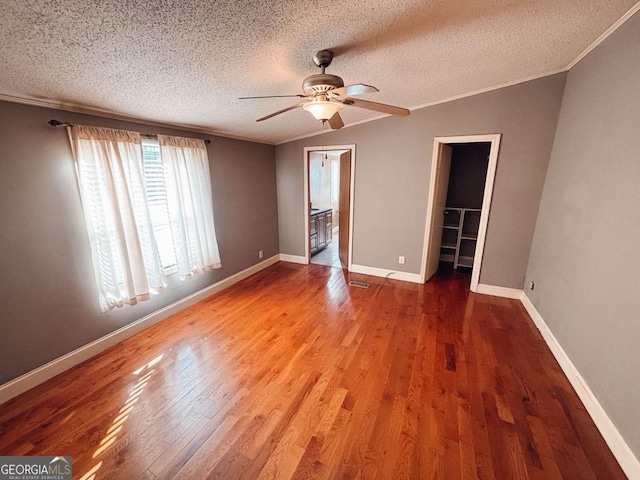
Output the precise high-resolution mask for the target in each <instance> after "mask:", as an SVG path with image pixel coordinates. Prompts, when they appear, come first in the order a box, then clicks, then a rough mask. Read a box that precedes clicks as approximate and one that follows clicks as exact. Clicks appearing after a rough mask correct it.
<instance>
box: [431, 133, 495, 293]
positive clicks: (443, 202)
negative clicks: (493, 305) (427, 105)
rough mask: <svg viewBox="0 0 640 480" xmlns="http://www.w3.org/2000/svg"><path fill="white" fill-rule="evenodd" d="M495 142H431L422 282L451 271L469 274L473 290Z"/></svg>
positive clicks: (487, 137) (489, 137) (485, 139)
mask: <svg viewBox="0 0 640 480" xmlns="http://www.w3.org/2000/svg"><path fill="white" fill-rule="evenodd" d="M499 142H500V135H476V136H469V137H439V138H436V139H435V142H434V156H433V164H432V169H431V188H430V194H429V200H428V208H427V224H426V225H427V228H426V232H425V246H424V255H423V259H424V266H423V272H422V273H423V275H422V276H423V281H428V280H429V279H430V278H431V277H432V276H433V275H434V274H435V273H436V272H440V273H443V272H451V271H452V270H455V271H457V272H462V273H466V274H470V276H471V277H470V289H471V291H474V292H475V291H477V288H478V283H479V278H480V270H481V267H482V254H483V251H484V242H485V238H486V231H487V224H488V219H489V211H490V208H491V196H492V193H493V181H494V178H495V169H496V164H497V156H498V148H499Z"/></svg>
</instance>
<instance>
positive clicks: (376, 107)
mask: <svg viewBox="0 0 640 480" xmlns="http://www.w3.org/2000/svg"><path fill="white" fill-rule="evenodd" d="M341 101H342V103H344V104H345V105H351V106H352V107H358V108H366V109H367V110H373V111H376V112H380V113H387V114H389V115H399V116H401V117H406V116H407V115H409V113H410V112H409V110H408V109H406V108H402V107H394V106H393V105H387V104H385V103H377V102H370V101H368V100H359V99H357V98H345V99H344V100H341Z"/></svg>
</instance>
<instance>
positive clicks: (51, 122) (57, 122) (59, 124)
mask: <svg viewBox="0 0 640 480" xmlns="http://www.w3.org/2000/svg"><path fill="white" fill-rule="evenodd" d="M47 123H48V124H49V125H51V126H52V127H73V123H68V122H61V121H60V120H49V121H48V122H47ZM140 135H141V136H143V137H147V138H158V135H156V134H154V133H141V134H140ZM204 143H206V144H207V145H209V144H210V143H211V140H209V139H208V138H205V140H204Z"/></svg>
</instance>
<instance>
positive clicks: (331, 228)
mask: <svg viewBox="0 0 640 480" xmlns="http://www.w3.org/2000/svg"><path fill="white" fill-rule="evenodd" d="M351 159H352V150H351V149H343V148H340V149H335V150H329V149H322V150H312V151H309V152H308V157H307V162H308V198H309V201H308V209H309V210H308V211H309V222H308V224H309V262H310V263H313V264H316V265H326V266H329V267H333V268H348V257H349V255H348V252H349V233H350V232H349V229H350V214H351V212H350V209H351Z"/></svg>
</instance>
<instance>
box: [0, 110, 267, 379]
mask: <svg viewBox="0 0 640 480" xmlns="http://www.w3.org/2000/svg"><path fill="white" fill-rule="evenodd" d="M0 118H1V119H2V128H1V133H0V224H1V225H2V226H1V227H0V265H1V266H2V274H1V275H0V331H2V335H0V384H2V383H4V382H6V381H8V380H11V379H13V378H15V377H17V376H19V375H21V374H23V373H25V372H27V371H29V370H31V369H33V368H36V367H38V366H40V365H43V364H45V363H47V362H49V361H51V360H53V359H55V358H57V357H59V356H61V355H64V354H65V353H68V352H70V351H72V350H74V349H76V348H78V347H80V346H82V345H86V344H87V343H89V342H91V341H93V340H96V339H97V338H100V337H102V336H104V335H106V334H108V333H110V332H113V331H114V330H117V329H118V328H121V327H123V326H125V325H127V324H129V323H131V322H133V321H135V320H138V319H140V318H142V317H144V316H145V315H148V314H150V313H152V312H154V311H156V310H158V309H160V308H162V307H164V306H166V305H168V304H170V303H172V302H175V301H177V300H179V299H181V298H183V297H185V296H187V295H189V294H191V293H193V292H195V291H197V290H200V289H202V288H204V287H207V286H208V285H211V284H213V283H215V282H217V281H219V280H221V279H223V278H226V277H228V276H230V275H232V274H234V273H236V272H239V271H241V270H243V269H245V268H248V267H250V266H251V265H254V264H256V263H258V262H259V261H260V260H259V258H258V250H264V256H265V258H269V257H271V256H273V255H275V254H277V253H278V217H277V204H276V188H275V185H276V178H275V158H274V147H273V146H270V145H263V144H259V143H251V142H243V141H239V140H231V139H226V138H220V137H213V136H211V137H209V138H211V140H212V143H211V144H210V145H209V146H208V151H209V160H210V164H211V181H212V186H213V202H214V214H215V220H216V234H217V237H218V242H219V247H220V255H221V257H222V265H223V268H222V269H220V270H215V271H213V272H208V273H203V274H199V275H196V276H195V277H194V278H193V279H192V280H190V281H184V282H181V281H179V280H177V279H176V278H175V275H173V276H169V277H168V283H169V287H168V288H167V290H166V291H165V292H163V293H162V294H161V295H156V296H153V297H152V300H150V301H147V302H142V303H139V304H138V305H135V306H125V307H123V308H118V309H115V310H112V311H110V312H108V313H104V314H101V313H100V312H99V309H98V293H97V287H96V286H95V280H94V277H93V270H92V266H91V254H90V250H89V243H88V240H87V233H86V229H85V225H84V218H83V215H82V210H81V208H82V207H81V204H80V198H79V193H78V189H77V187H76V178H75V170H74V164H73V160H72V157H71V151H70V147H69V140H68V138H67V135H66V132H65V131H64V129H56V128H53V127H50V126H49V125H47V121H49V120H50V119H52V118H55V119H58V120H63V121H70V122H73V123H84V124H89V125H99V126H106V127H115V128H123V129H129V130H137V131H142V132H144V133H167V134H172V135H181V136H192V137H199V138H203V136H202V135H199V134H195V133H194V134H191V133H189V132H184V131H176V130H170V129H164V128H158V127H153V126H148V125H142V124H136V123H129V122H121V121H116V120H110V119H106V118H100V117H95V116H89V115H81V114H74V113H69V112H61V111H57V110H52V109H45V108H38V107H31V106H26V105H18V104H12V103H6V102H0Z"/></svg>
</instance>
